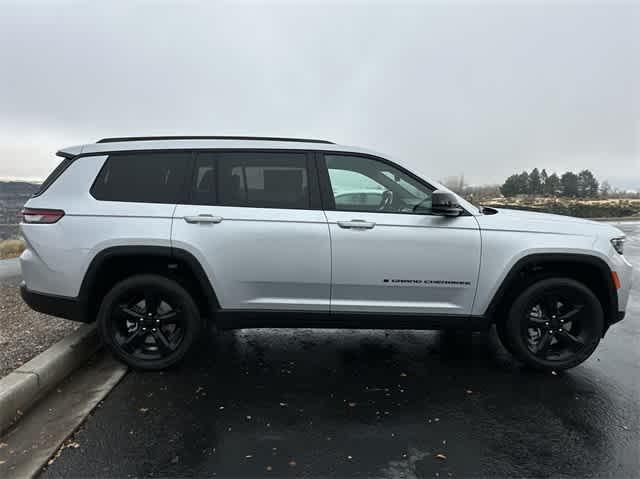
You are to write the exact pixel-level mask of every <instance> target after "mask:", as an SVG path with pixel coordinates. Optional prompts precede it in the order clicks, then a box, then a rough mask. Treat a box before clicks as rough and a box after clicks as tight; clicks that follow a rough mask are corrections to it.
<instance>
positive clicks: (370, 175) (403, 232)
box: [319, 154, 480, 315]
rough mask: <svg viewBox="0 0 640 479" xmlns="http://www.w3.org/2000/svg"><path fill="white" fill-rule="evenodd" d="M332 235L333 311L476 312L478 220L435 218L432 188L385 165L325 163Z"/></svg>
mask: <svg viewBox="0 0 640 479" xmlns="http://www.w3.org/2000/svg"><path fill="white" fill-rule="evenodd" d="M319 172H320V179H321V185H322V189H323V200H324V204H325V208H326V211H325V213H326V215H327V219H328V221H329V230H330V232H331V252H332V256H331V262H332V286H331V311H332V312H347V311H351V312H363V311H371V312H381V313H412V314H433V315H468V314H470V313H471V308H472V305H473V299H474V295H475V291H476V286H477V279H478V269H479V266H480V231H479V228H478V224H477V222H476V220H475V218H474V217H473V216H471V215H464V216H459V217H454V218H452V217H443V216H434V215H431V213H430V207H431V192H432V188H431V187H430V186H429V185H428V184H426V183H425V182H423V181H422V180H420V179H419V178H417V177H415V176H413V175H411V174H409V173H408V172H406V171H405V170H403V169H400V168H399V167H397V166H395V165H393V164H392V163H390V162H388V161H386V160H383V159H381V158H374V157H369V156H363V155H349V154H325V155H320V158H319Z"/></svg>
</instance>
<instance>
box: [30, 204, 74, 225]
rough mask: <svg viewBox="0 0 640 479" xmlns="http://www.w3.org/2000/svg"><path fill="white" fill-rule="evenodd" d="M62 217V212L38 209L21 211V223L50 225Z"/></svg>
mask: <svg viewBox="0 0 640 479" xmlns="http://www.w3.org/2000/svg"><path fill="white" fill-rule="evenodd" d="M63 216H64V211H62V210H44V209H39V208H25V209H23V210H22V221H24V222H25V223H39V224H51V223H55V222H56V221H58V220H59V219H60V218H62V217H63Z"/></svg>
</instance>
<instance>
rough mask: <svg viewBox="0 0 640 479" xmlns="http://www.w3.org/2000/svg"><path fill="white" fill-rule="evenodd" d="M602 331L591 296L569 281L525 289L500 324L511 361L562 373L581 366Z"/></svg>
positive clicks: (596, 304) (599, 312)
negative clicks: (510, 352) (511, 351)
mask: <svg viewBox="0 0 640 479" xmlns="http://www.w3.org/2000/svg"><path fill="white" fill-rule="evenodd" d="M603 330H604V317H603V312H602V306H601V305H600V302H599V301H598V298H597V297H596V296H595V295H594V294H593V292H592V291H591V290H590V289H589V288H587V287H586V286H585V285H583V284H582V283H579V282H577V281H575V280H573V279H569V278H549V279H545V280H542V281H539V282H537V283H535V284H533V285H532V286H530V287H529V288H527V289H526V290H525V291H524V292H523V293H522V294H521V295H520V296H519V297H518V298H517V299H516V301H515V302H514V304H513V306H512V308H511V311H510V313H509V318H508V319H507V323H506V333H507V337H508V341H509V344H510V346H511V348H512V349H513V353H514V354H515V356H516V357H517V358H518V359H520V360H522V361H523V362H524V363H526V364H528V365H529V366H531V367H534V368H536V369H568V368H572V367H574V366H577V365H578V364H580V363H581V362H583V361H584V360H586V359H587V358H588V357H589V356H590V355H591V354H592V353H593V351H594V350H595V348H596V346H597V345H598V343H599V341H600V338H601V337H602V333H603Z"/></svg>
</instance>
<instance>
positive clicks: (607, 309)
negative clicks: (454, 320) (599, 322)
mask: <svg viewBox="0 0 640 479" xmlns="http://www.w3.org/2000/svg"><path fill="white" fill-rule="evenodd" d="M549 263H576V264H587V265H589V266H592V267H595V268H596V269H597V271H598V272H599V275H600V276H601V278H600V279H601V280H602V281H603V282H604V284H606V285H607V291H606V296H605V298H606V304H603V305H602V306H603V309H604V314H605V318H606V321H607V324H608V325H609V324H613V323H614V322H616V321H618V320H619V318H618V293H617V291H616V287H615V285H614V284H613V280H612V278H611V268H610V267H609V265H608V264H607V263H606V262H605V261H604V260H603V259H602V258H599V257H597V256H593V255H590V254H582V253H533V254H530V255H527V256H524V257H523V258H520V259H519V260H518V261H516V263H515V264H514V265H513V266H512V267H511V269H510V270H509V272H508V273H507V275H506V276H505V278H504V280H503V281H502V283H501V284H500V287H499V288H498V290H497V291H496V293H495V294H494V295H493V298H492V299H491V302H490V303H489V306H488V307H487V309H486V311H485V315H486V316H488V317H493V316H494V314H495V313H496V310H497V308H498V306H499V305H500V302H501V301H502V300H503V299H504V297H505V295H506V294H507V292H508V290H509V287H510V286H511V285H512V284H513V283H514V282H515V281H517V279H518V276H519V274H520V273H521V272H522V271H524V270H525V269H526V268H528V267H531V266H534V265H544V264H549Z"/></svg>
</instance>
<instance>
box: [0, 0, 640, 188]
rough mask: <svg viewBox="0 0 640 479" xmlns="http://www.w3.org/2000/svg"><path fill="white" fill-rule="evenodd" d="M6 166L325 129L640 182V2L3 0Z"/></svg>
mask: <svg viewBox="0 0 640 479" xmlns="http://www.w3.org/2000/svg"><path fill="white" fill-rule="evenodd" d="M1 10H2V16H0V65H2V67H1V68H2V70H1V73H0V176H26V177H41V176H44V175H46V173H47V172H48V171H49V170H50V169H51V168H52V166H53V164H54V163H55V162H56V160H55V159H54V158H53V157H52V153H53V152H54V151H55V150H56V149H57V148H59V147H61V146H65V145H67V144H69V143H71V144H73V143H85V142H89V141H93V140H95V139H97V138H99V137H103V136H115V135H138V134H179V133H185V134H256V135H261V134H262V135H289V136H312V137H313V136H315V137H320V138H329V139H333V140H335V141H337V142H340V143H346V144H358V145H360V146H365V147H369V148H372V149H377V150H380V151H382V152H385V153H388V154H390V155H391V156H393V157H395V158H399V159H403V160H405V161H406V162H407V164H409V165H411V166H414V167H416V168H418V169H419V170H420V171H423V172H425V173H426V174H428V175H429V176H431V177H433V178H443V177H446V176H448V175H456V174H459V173H462V172H464V174H465V176H466V178H467V180H468V181H471V182H476V183H480V182H498V181H501V180H502V179H503V178H504V177H505V176H506V175H508V174H510V173H512V172H514V171H516V170H522V169H525V168H526V169H530V168H533V167H534V166H538V167H546V168H547V169H549V170H558V171H563V170H565V169H581V168H585V167H588V168H591V169H593V170H594V171H595V172H596V173H597V175H598V176H600V177H603V178H604V177H609V178H613V179H616V178H627V179H628V178H629V177H633V178H638V184H639V185H640V144H639V136H640V95H639V88H640V87H639V86H638V85H640V65H639V60H638V59H639V58H640V51H639V46H640V41H639V37H638V35H639V33H638V32H639V31H640V29H639V28H638V25H639V20H640V13H639V8H638V4H637V3H636V4H632V3H626V4H624V3H618V4H612V3H609V2H607V3H603V4H601V5H597V4H586V3H585V4H581V3H569V4H566V3H565V4H560V3H511V4H509V5H507V4H485V3H483V4H480V3H469V4H462V3H447V4H444V3H443V4H439V3H429V4H426V3H415V4H405V5H401V6H395V4H394V6H392V5H391V4H366V3H353V4H349V5H344V4H342V3H336V2H323V3H310V2H303V3H300V2H298V3H290V4H282V3H281V4H264V3H240V4H238V3H235V4H227V3H216V4H213V3H205V2H203V3H197V2H194V3H182V2H181V3H177V2H176V3H171V2H154V3H150V2H126V3H125V2H122V3H120V2H99V3H98V2H92V3H77V2H58V3H52V2H46V3H28V4H25V3H22V2H21V3H7V2H3V3H2V6H1Z"/></svg>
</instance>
